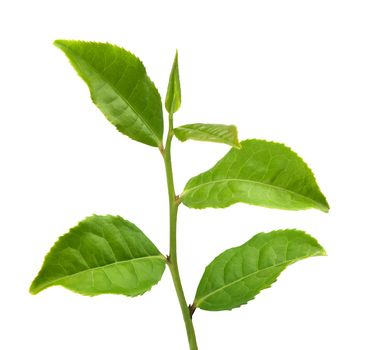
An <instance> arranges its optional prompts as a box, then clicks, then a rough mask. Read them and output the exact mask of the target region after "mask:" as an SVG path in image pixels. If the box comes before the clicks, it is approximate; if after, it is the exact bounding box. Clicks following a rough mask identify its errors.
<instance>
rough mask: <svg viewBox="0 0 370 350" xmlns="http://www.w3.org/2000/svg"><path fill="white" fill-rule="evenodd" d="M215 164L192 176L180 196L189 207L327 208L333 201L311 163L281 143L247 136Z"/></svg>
mask: <svg viewBox="0 0 370 350" xmlns="http://www.w3.org/2000/svg"><path fill="white" fill-rule="evenodd" d="M240 144H241V149H235V148H233V149H231V150H230V151H229V152H228V153H227V154H226V155H225V156H224V157H223V158H222V159H221V160H220V161H219V162H218V163H216V165H215V166H214V167H212V168H211V169H210V170H208V171H206V172H204V173H201V174H199V175H197V176H195V177H193V178H191V179H190V180H189V181H188V183H187V184H186V186H185V189H184V191H183V193H182V194H181V196H180V198H181V200H182V202H183V204H184V205H186V206H188V207H190V208H197V209H203V208H209V207H210V208H225V207H228V206H230V205H232V204H235V203H239V202H240V203H247V204H252V205H258V206H263V207H267V208H276V209H285V210H303V209H310V208H315V209H319V210H322V211H324V212H327V211H328V210H329V205H328V203H327V201H326V198H325V197H324V195H323V194H322V193H321V191H320V189H319V187H318V185H317V183H316V180H315V177H314V175H313V173H312V171H311V169H310V168H309V167H308V166H307V164H306V163H305V162H304V161H303V160H302V159H301V158H300V157H299V156H298V155H297V154H296V153H295V152H293V151H292V150H291V149H290V148H288V147H286V146H284V145H283V144H280V143H275V142H268V141H263V140H255V139H252V140H245V141H242V142H241V143H240Z"/></svg>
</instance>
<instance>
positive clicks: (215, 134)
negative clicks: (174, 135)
mask: <svg viewBox="0 0 370 350" xmlns="http://www.w3.org/2000/svg"><path fill="white" fill-rule="evenodd" d="M179 128H183V129H186V130H189V131H194V129H192V128H189V127H183V126H181V127H179ZM198 130H199V131H200V132H201V133H203V134H208V135H211V136H214V137H219V138H220V139H222V140H224V141H229V140H228V139H227V137H225V134H222V136H220V135H219V134H217V133H212V132H211V131H209V130H203V129H198ZM195 131H197V130H195ZM233 143H234V142H233Z"/></svg>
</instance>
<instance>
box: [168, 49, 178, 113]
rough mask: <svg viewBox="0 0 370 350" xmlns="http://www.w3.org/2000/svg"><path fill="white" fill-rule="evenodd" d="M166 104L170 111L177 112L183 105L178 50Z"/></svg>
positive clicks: (169, 82)
mask: <svg viewBox="0 0 370 350" xmlns="http://www.w3.org/2000/svg"><path fill="white" fill-rule="evenodd" d="M165 105H166V110H167V112H168V113H175V112H176V111H177V110H178V109H179V108H180V106H181V87H180V75H179V61H178V53H177V51H176V55H175V59H174V61H173V65H172V69H171V74H170V79H169V81H168V86H167V94H166V102H165Z"/></svg>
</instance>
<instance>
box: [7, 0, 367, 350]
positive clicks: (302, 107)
mask: <svg viewBox="0 0 370 350" xmlns="http://www.w3.org/2000/svg"><path fill="white" fill-rule="evenodd" d="M369 17H370V8H369V2H368V1H355V0H351V1H340V0H336V1H325V0H320V1H315V0H311V1H297V0H294V1H275V0H274V1H239V2H237V1H228V2H227V3H226V1H224V2H218V1H197V2H194V3H192V2H191V1H182V2H179V1H159V0H156V1H147V2H144V1H122V0H121V1H109V0H105V1H92V0H90V1H76V0H74V1H67V0H63V1H37V0H34V1H16V0H12V1H3V2H1V5H0V36H1V48H0V50H1V54H0V63H1V64H0V96H1V97H0V98H1V104H0V118H1V126H0V161H1V172H0V179H1V180H0V191H1V192H0V205H1V211H0V215H1V228H0V232H1V241H0V246H1V251H0V271H1V279H0V283H1V288H0V293H1V298H0V306H1V308H0V322H1V325H0V332H1V335H0V348H1V349H5V350H14V349H38V350H44V349H54V350H61V349H63V350H64V349H71V350H75V349H76V350H77V349H90V350H94V349H163V350H164V349H169V350H172V349H176V350H182V349H183V350H186V349H187V340H186V336H185V331H184V327H183V324H182V318H181V314H180V310H179V307H178V304H177V299H176V296H175V292H174V289H173V287H172V282H171V279H170V275H169V273H168V271H166V273H165V274H164V277H163V280H162V281H161V282H160V283H159V284H158V285H157V286H155V287H154V288H153V290H152V291H151V292H150V293H147V294H145V295H144V296H142V297H139V298H134V299H130V298H126V297H123V296H109V295H108V296H100V297H95V298H87V297H83V296H80V295H77V294H73V293H71V292H69V291H67V290H65V289H63V288H60V287H55V288H50V289H49V290H46V291H45V292H43V293H41V294H39V295H37V296H31V295H29V294H28V287H29V284H30V282H31V281H32V279H33V277H34V276H35V275H36V273H37V272H38V270H39V268H40V266H41V264H42V261H43V256H44V254H45V253H46V252H47V251H48V250H49V248H50V247H51V245H52V244H53V243H54V241H55V240H56V239H57V237H58V236H59V235H61V234H63V233H65V232H67V231H68V229H69V228H70V227H71V226H74V225H75V224H76V223H77V222H78V221H79V220H81V219H83V218H84V217H86V216H88V215H90V214H92V213H97V214H108V213H111V214H119V215H122V216H123V217H124V218H126V219H128V220H130V221H132V222H134V223H135V224H137V225H138V226H139V227H140V228H141V229H142V230H143V231H144V232H145V233H146V234H147V235H148V236H149V237H150V238H151V239H152V240H153V241H154V242H155V243H156V244H157V246H158V247H159V248H160V250H161V251H162V252H163V253H167V249H168V238H167V194H166V192H165V191H166V187H165V178H164V169H163V164H162V160H161V157H160V154H159V152H158V151H157V150H156V149H154V148H151V147H147V146H145V145H142V144H140V143H137V142H133V141H131V140H130V139H129V138H127V137H125V136H123V135H121V134H119V133H118V132H116V131H115V128H114V127H112V126H111V125H110V124H109V123H108V122H107V121H106V120H105V118H104V117H103V116H102V115H101V114H100V112H99V111H98V109H97V108H96V107H95V106H94V105H93V104H92V103H91V101H90V99H89V93H88V89H87V87H86V86H85V84H84V83H83V82H82V80H81V79H79V78H78V77H77V75H76V74H75V72H74V71H73V69H72V68H71V66H70V65H69V63H68V62H67V60H66V58H65V57H64V55H63V54H62V52H60V51H59V50H58V49H56V48H55V47H53V46H52V42H53V40H54V39H57V38H64V39H83V40H95V41H109V42H112V43H116V44H118V45H121V46H123V47H125V48H127V49H129V50H130V51H132V52H134V53H135V54H137V55H138V56H139V57H140V58H141V59H142V60H143V62H144V63H145V65H146V67H147V70H148V74H149V75H150V77H151V78H152V79H153V80H154V82H155V83H156V85H157V87H158V89H159V90H160V92H161V94H162V96H164V94H165V90H166V86H167V79H168V74H169V70H170V67H171V64H172V59H173V56H174V53H175V49H176V48H178V50H179V60H180V61H179V62H180V75H181V83H182V93H183V104H182V107H181V110H180V111H179V112H178V113H177V114H176V116H175V123H176V125H181V124H183V123H191V122H206V123H207V122H208V123H212V122H215V123H226V124H236V125H238V127H239V135H240V138H241V139H245V138H262V139H267V140H275V141H280V142H284V143H285V144H287V145H289V146H290V147H292V148H293V149H294V150H295V151H296V152H298V153H299V154H300V155H301V156H302V157H303V158H304V159H305V160H306V161H307V163H308V164H309V165H310V166H311V167H312V169H313V170H314V172H315V175H316V177H317V180H318V183H319V185H320V187H321V189H322V190H323V192H324V194H325V195H326V196H327V198H328V201H329V203H330V205H331V211H330V213H329V214H324V213H321V212H318V211H313V210H309V211H301V212H284V211H279V210H271V209H264V208H258V207H252V206H248V205H242V204H240V205H234V206H232V207H230V208H228V209H225V210H214V209H207V210H202V211H197V210H190V209H187V208H185V207H181V210H180V213H179V215H180V217H179V226H180V227H179V233H178V234H179V239H178V240H179V261H180V269H181V274H182V278H183V284H184V289H185V293H186V295H187V298H188V301H189V302H191V299H192V298H193V296H194V293H195V289H196V286H197V283H198V281H199V279H200V277H201V275H202V273H203V270H204V267H205V265H206V264H208V263H209V262H210V261H211V260H212V259H213V258H214V257H215V256H216V255H218V254H219V253H220V252H222V251H223V250H224V249H226V248H229V247H232V246H236V245H239V244H241V243H243V242H245V241H246V240H248V239H249V238H250V237H251V236H252V235H254V234H255V233H257V232H261V231H269V230H273V229H278V228H294V227H296V228H300V229H304V230H306V231H307V232H309V233H311V234H312V235H314V236H315V237H316V238H317V239H318V240H319V241H320V242H321V244H322V245H323V246H324V247H325V248H326V250H327V252H328V257H323V258H313V259H308V260H307V261H303V262H300V263H297V264H296V265H294V266H292V267H290V268H289V269H287V271H285V272H284V273H283V274H282V275H281V277H280V278H279V280H278V282H277V283H276V284H275V285H274V286H273V287H272V288H271V289H268V290H265V291H263V292H262V293H261V294H260V295H259V296H258V297H257V298H256V299H255V300H254V301H252V302H250V303H249V304H248V305H246V306H244V307H242V308H240V309H236V310H234V311H232V312H217V313H211V312H205V311H201V310H198V311H197V312H196V314H195V316H194V323H195V327H196V331H197V335H198V342H199V348H200V349H201V350H210V349H211V350H213V349H251V350H252V349H253V350H265V349H270V348H274V349H284V350H293V349H294V350H296V349H300V350H306V349H356V350H368V349H369V348H370V338H369V334H368V331H369V329H368V327H369V321H370V320H369V318H370V316H369V315H370V301H369V293H370V285H369V268H370V264H369V254H370V253H369V251H370V248H369V246H370V232H369V200H368V198H369V195H370V193H369V192H370V191H369V184H368V183H369V175H370V174H369V169H370V167H369V150H370V147H369V146H370V141H369V126H368V124H367V121H368V120H369V112H370V105H369V96H370V49H369V48H370V46H369V39H370V21H369ZM227 149H228V148H227V147H226V146H224V145H217V144H206V143H197V142H190V141H189V142H188V143H185V144H180V143H179V142H177V141H175V143H174V146H173V155H174V157H175V160H174V172H175V177H176V187H177V190H178V191H181V190H182V187H183V186H184V184H185V183H186V181H187V180H188V179H189V178H190V177H191V176H193V175H195V174H197V173H199V172H201V171H204V170H206V169H208V168H209V167H211V166H212V165H213V164H214V163H215V162H216V161H217V160H218V159H219V158H220V157H222V156H223V155H224V153H226V151H227Z"/></svg>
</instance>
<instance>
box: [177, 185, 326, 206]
mask: <svg viewBox="0 0 370 350" xmlns="http://www.w3.org/2000/svg"><path fill="white" fill-rule="evenodd" d="M230 181H240V182H248V183H252V184H256V185H260V186H266V187H268V188H274V189H277V190H279V191H283V192H287V193H291V194H294V195H295V196H298V197H300V198H304V199H306V200H309V201H310V202H311V203H315V204H316V205H318V206H319V207H320V208H322V209H323V210H324V211H327V210H328V208H327V207H325V206H323V205H322V204H321V203H319V202H317V201H315V200H313V199H312V198H310V197H306V196H304V195H303V194H300V193H297V192H294V191H292V190H288V189H287V188H284V187H278V186H275V185H271V184H267V183H264V182H258V181H254V180H247V179H220V180H214V181H209V182H204V183H202V184H200V185H197V186H194V187H192V188H189V189H188V190H185V191H184V192H183V193H182V194H181V195H180V198H182V197H183V196H184V195H185V194H187V193H189V192H191V191H194V190H196V189H198V188H200V187H202V186H207V185H211V184H214V183H218V182H230Z"/></svg>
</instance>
